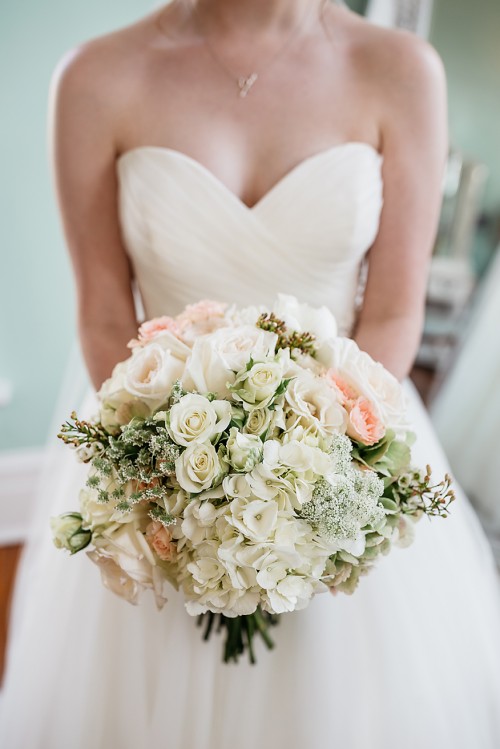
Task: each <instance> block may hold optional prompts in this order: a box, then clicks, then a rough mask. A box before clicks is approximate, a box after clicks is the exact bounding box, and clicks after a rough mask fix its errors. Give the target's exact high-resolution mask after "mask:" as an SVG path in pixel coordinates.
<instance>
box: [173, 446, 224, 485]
mask: <svg viewBox="0 0 500 749" xmlns="http://www.w3.org/2000/svg"><path fill="white" fill-rule="evenodd" d="M222 470H223V466H222V464H221V461H220V460H219V456H218V455H217V451H216V449H215V448H214V446H213V445H212V444H210V442H202V443H201V444H199V443H197V442H194V443H192V444H190V445H189V447H186V449H185V450H184V452H183V453H181V455H180V456H179V457H178V458H177V460H176V461H175V475H176V478H177V481H178V482H179V484H180V486H181V487H182V488H183V489H185V490H186V491H187V492H190V493H198V492H202V491H204V490H205V489H208V488H210V487H211V486H212V484H213V482H214V480H215V479H216V478H217V477H218V476H219V475H220V474H221V473H222Z"/></svg>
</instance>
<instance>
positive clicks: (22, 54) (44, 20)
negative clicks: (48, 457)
mask: <svg viewBox="0 0 500 749" xmlns="http://www.w3.org/2000/svg"><path fill="white" fill-rule="evenodd" d="M153 5H154V4H153V2H151V0H104V1H103V0H85V2H75V1H74V0H72V1H71V2H67V1H66V2H62V0H42V2H40V0H10V1H8V2H5V3H3V4H2V8H1V10H0V75H1V80H0V85H1V91H2V95H1V110H2V114H1V117H0V163H1V169H0V211H1V214H2V218H1V221H0V252H1V266H0V378H7V379H9V380H12V381H13V383H14V394H13V400H12V402H11V404H10V405H9V406H8V407H7V408H2V409H0V450H3V449H9V448H17V447H22V446H35V445H38V444H42V443H43V441H44V439H45V436H46V432H47V425H48V423H49V421H50V416H51V413H52V409H53V406H54V402H55V397H56V394H57V392H58V390H59V388H60V386H61V381H62V376H63V372H64V368H65V363H66V360H67V357H68V354H69V350H70V345H71V341H72V340H73V339H74V312H73V298H74V297H73V282H72V278H71V273H70V268H69V263H68V260H67V258H66V254H65V248H64V243H63V240H62V234H61V229H60V226H59V219H58V216H57V211H56V206H55V199H54V197H53V189H52V185H51V178H50V174H49V169H48V156H47V145H46V144H47V128H46V118H47V96H48V86H49V79H50V76H51V73H52V71H53V69H54V67H55V65H56V63H57V61H58V60H59V59H60V57H61V56H62V55H63V53H64V52H65V51H66V50H68V49H70V48H72V47H73V46H74V45H76V44H78V43H79V42H80V41H83V40H85V39H88V38H91V37H93V36H96V35H98V34H101V33H104V32H106V31H108V30H110V29H112V28H114V27H117V26H120V25H125V24H127V23H130V22H132V21H133V20H134V19H135V18H137V17H139V16H141V15H144V14H145V13H148V12H149V10H150V9H151V8H152V7H153Z"/></svg>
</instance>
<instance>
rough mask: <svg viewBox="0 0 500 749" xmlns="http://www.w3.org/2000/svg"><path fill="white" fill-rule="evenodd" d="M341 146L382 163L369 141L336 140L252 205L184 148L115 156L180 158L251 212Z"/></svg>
mask: <svg viewBox="0 0 500 749" xmlns="http://www.w3.org/2000/svg"><path fill="white" fill-rule="evenodd" d="M344 149H367V150H368V152H369V153H372V155H373V156H374V157H375V159H376V160H378V162H379V164H380V165H382V163H383V159H384V156H383V154H382V153H381V152H380V151H378V150H377V149H376V148H375V146H373V145H372V144H371V143H368V142H366V141H356V140H350V141H345V142H343V143H335V144H334V145H332V146H328V147H327V148H323V149H321V150H320V151H317V152H316V153H313V154H311V155H310V156H306V157H305V158H303V159H301V160H300V161H298V162H297V163H296V164H295V165H294V166H292V167H291V169H289V170H288V171H287V172H285V174H284V175H283V176H282V177H280V178H279V179H278V180H277V181H276V182H275V183H274V184H273V185H272V186H271V187H270V188H269V189H268V190H266V192H265V193H264V194H263V195H262V196H261V197H260V198H259V199H258V200H257V201H255V203H253V204H252V205H248V204H247V203H245V201H244V200H242V199H241V198H240V197H239V196H238V195H236V193H235V192H233V190H231V189H230V188H229V187H228V186H227V185H226V184H225V183H224V182H223V181H222V180H221V179H220V178H219V177H217V175H216V174H214V172H213V171H212V170H211V169H209V168H208V167H206V166H205V165H204V164H202V162H201V161H198V159H195V158H194V157H193V156H190V155H189V154H187V153H185V152H184V151H179V150H177V149H176V148H169V147H168V146H155V145H143V146H135V147H134V148H129V149H127V150H125V151H123V152H122V153H121V154H120V155H119V156H118V157H117V158H116V164H117V165H118V164H121V162H123V161H126V160H130V159H133V158H135V157H136V156H138V155H140V154H142V153H145V152H148V151H149V152H151V153H156V154H159V155H161V156H167V157H169V158H174V159H180V160H181V161H184V162H185V163H186V164H188V165H190V166H191V167H192V168H193V169H196V170H197V171H198V172H199V173H201V174H204V175H205V176H206V177H207V178H208V179H209V180H211V181H212V182H213V183H214V184H216V185H217V186H218V187H219V188H221V189H223V190H224V191H225V192H226V193H227V194H228V195H230V196H231V197H232V198H233V199H234V200H236V201H237V202H238V203H239V204H240V205H241V206H242V208H244V209H246V210H247V211H250V212H251V211H256V210H258V209H259V207H260V205H261V204H263V203H265V201H266V200H267V199H268V198H269V197H270V196H271V195H272V194H274V193H275V192H276V191H278V190H279V189H280V188H281V186H282V185H283V184H285V183H287V182H288V181H289V180H292V179H293V178H294V177H295V176H297V174H299V173H300V172H301V171H302V170H303V169H306V168H307V167H309V166H311V165H314V164H315V162H316V161H318V160H320V159H322V158H326V157H328V156H330V155H332V154H335V153H337V152H340V151H342V150H344Z"/></svg>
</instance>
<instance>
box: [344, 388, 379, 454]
mask: <svg viewBox="0 0 500 749" xmlns="http://www.w3.org/2000/svg"><path fill="white" fill-rule="evenodd" d="M348 412H349V422H348V425H347V434H348V435H349V437H352V438H353V439H355V440H358V441H359V442H362V443H363V444H364V445H374V444H375V443H376V442H378V441H379V440H380V439H382V437H383V436H384V434H385V428H384V425H383V424H382V422H381V421H380V418H379V417H378V415H377V412H376V410H375V407H374V406H373V404H372V403H370V401H369V400H368V399H367V398H357V400H356V401H355V402H354V404H353V405H352V406H351V407H350V408H348Z"/></svg>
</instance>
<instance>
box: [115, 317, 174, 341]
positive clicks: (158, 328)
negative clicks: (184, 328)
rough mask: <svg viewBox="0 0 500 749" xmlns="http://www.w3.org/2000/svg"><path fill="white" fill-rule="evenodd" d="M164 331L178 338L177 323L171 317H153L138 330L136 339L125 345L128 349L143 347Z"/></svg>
mask: <svg viewBox="0 0 500 749" xmlns="http://www.w3.org/2000/svg"><path fill="white" fill-rule="evenodd" d="M166 330H167V331H168V332H169V333H172V335H174V336H176V337H177V338H179V337H180V326H179V323H178V322H177V321H176V320H174V318H173V317H168V316H167V315H164V316H163V317H154V318H153V319H152V320H146V322H143V323H142V325H141V326H140V328H139V335H138V338H132V340H131V341H129V342H128V344H127V345H128V347H129V348H135V347H136V346H143V345H144V344H145V343H149V341H152V340H153V339H154V338H156V336H158V335H160V333H163V332H165V331H166Z"/></svg>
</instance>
